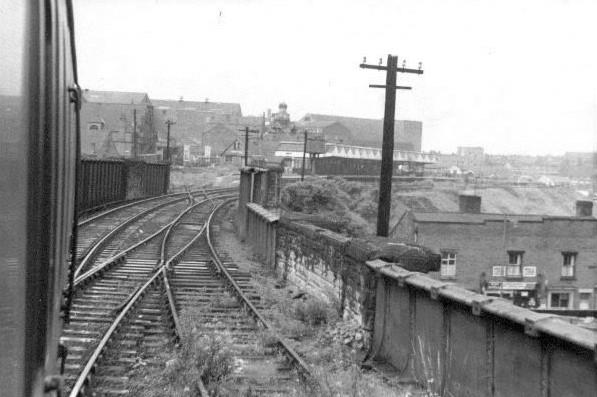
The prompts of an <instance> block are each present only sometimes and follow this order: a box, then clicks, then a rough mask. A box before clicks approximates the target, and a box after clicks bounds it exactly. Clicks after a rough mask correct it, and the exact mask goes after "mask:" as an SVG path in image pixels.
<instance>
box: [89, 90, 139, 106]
mask: <svg viewBox="0 0 597 397" xmlns="http://www.w3.org/2000/svg"><path fill="white" fill-rule="evenodd" d="M83 99H84V100H85V101H86V102H91V103H111V104H123V105H131V104H132V105H142V104H149V103H151V101H150V100H149V96H148V95H147V93H145V92H123V91H92V90H83Z"/></svg>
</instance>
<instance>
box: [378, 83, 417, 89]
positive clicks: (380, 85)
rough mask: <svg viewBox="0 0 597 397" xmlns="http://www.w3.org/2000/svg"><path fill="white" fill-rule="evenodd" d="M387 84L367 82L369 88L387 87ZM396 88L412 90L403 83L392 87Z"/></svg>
mask: <svg viewBox="0 0 597 397" xmlns="http://www.w3.org/2000/svg"><path fill="white" fill-rule="evenodd" d="M387 87H388V86H387V85H384V84H369V88H387ZM394 88H395V89H397V90H412V87H406V86H403V85H397V86H395V87H394Z"/></svg>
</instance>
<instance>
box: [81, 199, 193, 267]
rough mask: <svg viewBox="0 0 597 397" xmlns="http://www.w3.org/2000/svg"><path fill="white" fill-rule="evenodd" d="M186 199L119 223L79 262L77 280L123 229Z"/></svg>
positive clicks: (145, 211)
mask: <svg viewBox="0 0 597 397" xmlns="http://www.w3.org/2000/svg"><path fill="white" fill-rule="evenodd" d="M186 199H187V198H186V197H181V198H177V199H175V200H171V201H166V202H165V203H160V204H157V205H154V206H153V207H151V208H148V209H146V210H144V211H141V212H139V213H137V214H135V215H133V216H131V217H129V218H127V219H125V220H124V221H123V222H121V223H119V224H118V225H116V226H115V227H114V228H112V229H111V230H110V231H109V232H108V233H106V234H104V235H103V236H102V237H100V238H99V240H97V241H96V242H95V243H94V244H93V245H91V246H90V247H89V248H87V250H86V252H85V254H84V255H83V258H82V259H81V261H79V264H78V265H77V268H76V270H75V279H76V278H77V277H79V275H80V274H81V270H82V269H83V268H85V267H86V266H87V265H88V264H89V262H90V261H91V260H93V258H94V257H95V256H96V255H97V253H98V251H100V250H101V249H102V248H104V246H105V245H106V244H107V243H108V242H109V241H110V240H112V239H113V238H114V236H116V235H117V234H118V233H120V232H121V231H122V230H123V229H125V228H127V227H129V226H130V225H131V224H133V222H135V221H137V220H138V219H140V218H143V217H145V216H147V215H149V214H151V213H152V212H155V211H157V210H159V209H161V208H164V207H167V206H169V205H173V204H177V203H180V202H181V201H184V200H186Z"/></svg>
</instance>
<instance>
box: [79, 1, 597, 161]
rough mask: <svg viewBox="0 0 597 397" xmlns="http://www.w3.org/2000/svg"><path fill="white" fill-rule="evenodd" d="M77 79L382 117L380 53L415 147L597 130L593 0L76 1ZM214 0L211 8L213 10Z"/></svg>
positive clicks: (539, 147) (298, 111) (257, 110)
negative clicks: (412, 70) (418, 126)
mask: <svg viewBox="0 0 597 397" xmlns="http://www.w3.org/2000/svg"><path fill="white" fill-rule="evenodd" d="M74 3H75V19H76V26H77V30H76V33H77V51H78V58H79V73H80V80H81V81H80V82H81V84H82V85H83V87H85V88H90V89H99V90H122V91H144V92H148V93H149V95H150V97H151V98H156V99H163V98H173V99H175V98H178V97H179V96H183V97H184V98H185V99H188V100H193V99H194V100H203V99H205V98H209V99H210V100H211V101H223V102H224V101H227V102H239V103H240V104H241V105H242V109H243V114H245V115H250V114H253V115H257V114H261V112H263V111H265V110H266V109H267V108H272V109H276V108H277V104H278V103H279V102H280V101H285V102H287V103H288V111H289V112H290V113H291V116H292V118H293V119H298V118H300V117H302V116H303V114H305V113H307V112H311V113H329V114H337V115H345V116H355V117H371V118H381V117H382V116H383V100H384V96H383V90H380V89H372V88H368V84H370V83H378V84H383V83H384V82H385V74H384V73H383V72H378V71H373V70H363V69H360V68H359V67H358V65H359V63H360V62H361V60H362V57H363V56H367V60H368V61H369V62H371V63H377V60H378V59H379V58H380V57H383V59H384V63H385V59H386V57H387V54H388V53H392V54H395V55H398V56H399V65H401V64H402V60H403V59H404V58H406V60H407V66H410V67H416V65H417V64H418V62H419V61H422V62H423V68H424V70H425V74H424V75H422V76H414V75H405V74H399V76H398V84H403V85H411V86H412V87H413V90H412V91H399V92H398V101H397V102H398V106H397V118H400V119H415V120H422V121H423V146H424V150H441V151H442V152H453V151H455V149H456V146H464V145H479V146H484V147H485V149H486V151H488V152H490V153H521V154H548V153H551V154H561V153H563V152H565V151H589V150H592V149H594V148H595V146H596V142H597V127H596V125H597V121H596V120H597V100H596V97H597V50H596V48H597V46H596V44H597V19H596V18H597V1H592V0H587V1H582V0H570V1H565V0H525V1H520V0H500V1H498V0H494V1H490V0H485V1H480V0H478V1H475V0H452V1H441V0H394V1H383V0H369V1H347V0H344V1H341V0H329V1H327V0H318V1H308V0H304V1H303V0H292V1H274V0H227V1H224V0H220V1H217V0H118V1H117V0H110V1H108V0H76V1H74ZM220 13H221V15H220Z"/></svg>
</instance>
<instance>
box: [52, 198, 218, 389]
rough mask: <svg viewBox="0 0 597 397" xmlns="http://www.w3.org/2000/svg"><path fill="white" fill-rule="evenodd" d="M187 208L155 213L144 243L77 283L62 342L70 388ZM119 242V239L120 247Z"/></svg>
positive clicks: (103, 261) (113, 255)
mask: <svg viewBox="0 0 597 397" xmlns="http://www.w3.org/2000/svg"><path fill="white" fill-rule="evenodd" d="M217 197H218V196H215V197H212V198H209V199H206V200H204V201H202V202H200V203H198V204H197V205H196V206H197V207H201V206H203V207H208V206H209V207H211V205H212V200H214V199H216V200H217ZM224 197H229V196H224ZM187 207H188V203H185V202H180V203H177V204H175V205H174V206H169V207H168V211H166V210H163V211H162V210H160V211H161V212H160V211H158V213H154V214H153V216H152V219H151V225H148V224H147V222H146V225H145V226H151V227H145V229H146V231H145V232H144V235H143V236H142V238H140V239H139V241H137V242H136V243H135V244H133V245H131V246H128V247H127V248H125V249H123V250H120V251H119V252H114V250H112V249H108V250H103V251H102V254H101V255H99V256H98V258H97V260H96V262H95V263H94V265H93V266H91V267H90V268H89V269H88V270H87V271H85V272H82V273H81V274H80V275H78V277H77V278H75V280H74V294H73V296H72V304H71V310H70V321H69V324H67V325H66V326H65V327H64V332H63V337H62V338H61V343H63V344H64V345H65V346H66V347H67V350H68V352H69V354H68V356H67V359H66V361H65V368H64V369H65V371H64V372H65V375H66V384H67V386H68V385H69V383H72V381H74V377H75V376H76V374H77V373H78V371H80V370H81V365H82V363H83V362H84V361H85V360H86V358H87V356H88V355H89V351H90V350H91V349H92V348H93V347H94V346H95V344H97V343H98V341H99V339H100V337H101V336H102V335H103V333H104V332H105V331H106V329H107V328H108V324H109V323H110V322H111V321H112V320H113V318H114V317H115V315H116V314H117V312H118V310H120V308H121V306H122V303H123V301H125V300H126V299H128V298H129V296H130V294H132V293H133V292H134V291H135V289H136V288H137V287H138V286H139V285H140V284H142V283H143V282H145V281H146V280H147V279H148V278H149V277H150V276H151V275H152V272H153V270H154V269H155V267H156V264H158V260H159V258H160V250H161V249H162V246H163V245H164V243H163V242H164V241H166V237H165V236H166V234H167V232H168V229H169V227H170V226H171V225H172V222H173V220H174V218H176V217H177V215H179V214H180V212H181V211H183V210H184V209H185V208H187ZM133 226H139V225H137V224H135V225H133ZM133 238H139V236H133ZM125 240H126V239H125ZM120 242H122V241H121V240H120V239H119V240H118V241H117V242H116V244H117V243H120ZM104 251H105V252H104ZM106 256H109V258H105V257H106Z"/></svg>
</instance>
